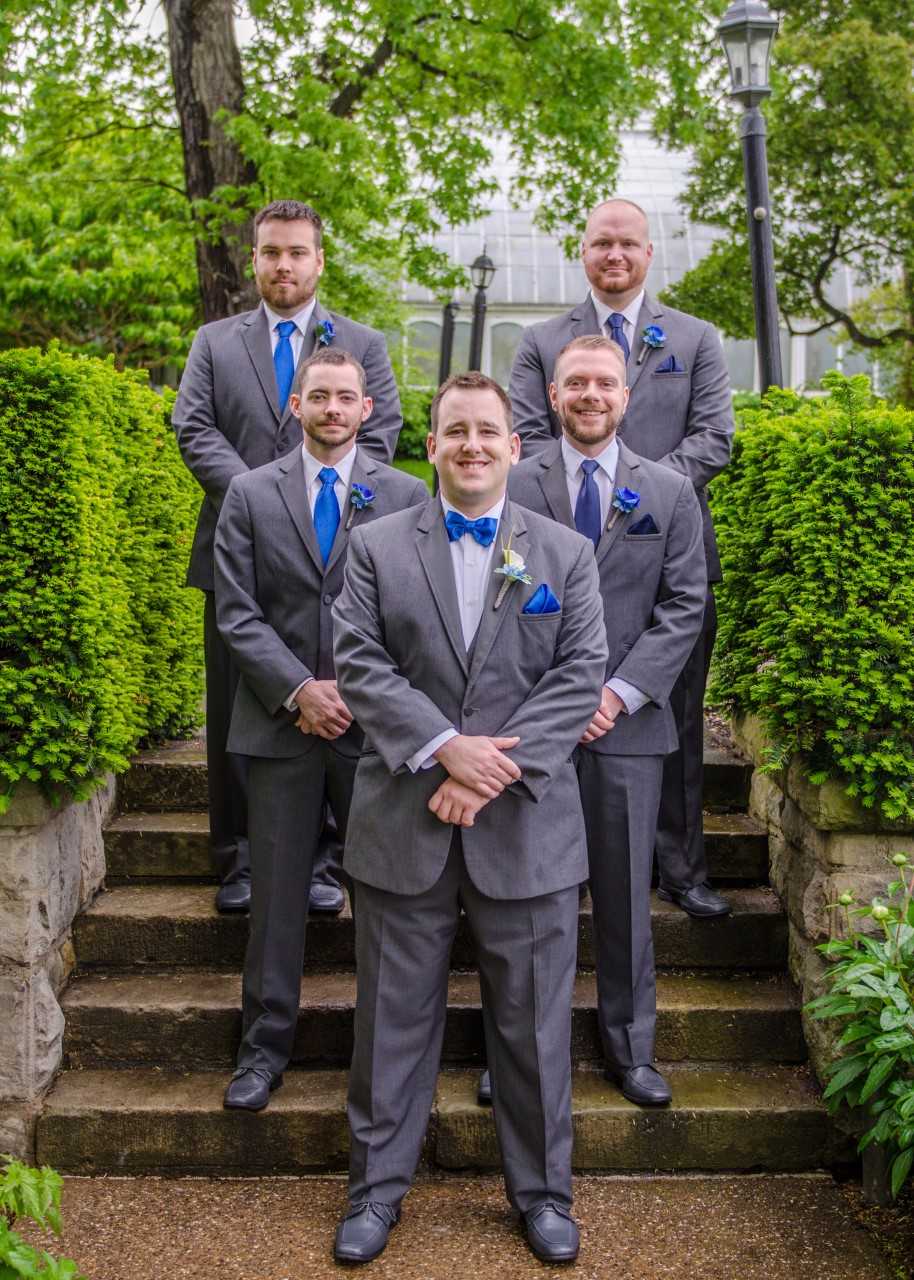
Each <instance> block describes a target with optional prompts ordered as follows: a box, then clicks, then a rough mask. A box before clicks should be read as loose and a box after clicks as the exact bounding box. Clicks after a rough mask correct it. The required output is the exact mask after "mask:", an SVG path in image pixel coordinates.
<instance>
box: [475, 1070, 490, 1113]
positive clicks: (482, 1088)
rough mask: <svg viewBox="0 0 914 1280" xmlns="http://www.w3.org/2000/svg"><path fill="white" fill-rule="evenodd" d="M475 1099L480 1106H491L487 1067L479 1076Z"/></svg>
mask: <svg viewBox="0 0 914 1280" xmlns="http://www.w3.org/2000/svg"><path fill="white" fill-rule="evenodd" d="M476 1101H477V1102H478V1103H479V1105H480V1106H481V1107H491V1105H492V1077H491V1076H490V1075H489V1068H488V1067H486V1069H485V1071H484V1072H483V1073H482V1075H481V1076H480V1077H479V1085H478V1087H477V1089H476Z"/></svg>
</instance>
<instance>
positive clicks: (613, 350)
mask: <svg viewBox="0 0 914 1280" xmlns="http://www.w3.org/2000/svg"><path fill="white" fill-rule="evenodd" d="M569 351H608V352H609V353H610V355H613V356H615V358H616V359H617V360H618V361H619V364H620V365H621V366H622V381H623V382H624V381H625V380H626V378H625V373H626V370H625V352H624V351H623V350H622V348H621V347H620V346H619V344H618V342H616V341H614V339H612V338H608V337H607V336H606V334H603V333H589V334H585V335H584V336H583V337H581V338H572V339H571V341H570V342H566V343H565V345H564V347H562V349H561V351H560V352H559V353H558V355H557V356H556V357H555V364H554V365H553V368H552V381H553V382H555V373H556V370H557V369H558V367H559V363H560V361H561V359H562V356H564V355H567V354H568V352H569Z"/></svg>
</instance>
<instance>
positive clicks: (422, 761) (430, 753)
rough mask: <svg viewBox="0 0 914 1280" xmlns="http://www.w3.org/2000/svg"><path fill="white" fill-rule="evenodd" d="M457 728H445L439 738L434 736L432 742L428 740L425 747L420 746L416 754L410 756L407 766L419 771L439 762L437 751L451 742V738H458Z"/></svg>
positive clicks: (411, 770)
mask: <svg viewBox="0 0 914 1280" xmlns="http://www.w3.org/2000/svg"><path fill="white" fill-rule="evenodd" d="M457 736H458V735H457V730H456V729H445V731H444V733H439V734H438V736H437V738H432V740H431V742H426V744H425V746H424V747H420V748H419V750H418V751H417V752H416V754H415V755H412V756H410V758H409V759H408V760H407V762H406V767H407V769H408V770H409V771H410V773H418V772H419V770H420V769H431V767H432V765H433V764H437V763H438V761H437V760H436V759H435V752H436V751H437V750H438V748H439V747H443V746H444V744H445V743H446V742H450V740H451V738H456V737H457Z"/></svg>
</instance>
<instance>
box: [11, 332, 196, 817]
mask: <svg viewBox="0 0 914 1280" xmlns="http://www.w3.org/2000/svg"><path fill="white" fill-rule="evenodd" d="M172 400H173V396H172V395H171V393H166V395H164V396H160V395H158V394H157V393H156V392H154V391H153V390H152V389H151V388H150V387H149V385H148V379H147V375H146V374H145V372H134V371H127V372H119V371H118V370H116V369H115V367H114V364H113V362H111V361H102V360H96V359H86V358H81V357H77V356H72V355H68V354H66V353H64V352H62V351H60V350H59V349H56V348H55V347H54V346H52V347H51V348H50V349H49V350H48V351H47V352H45V353H43V352H40V351H37V350H32V349H30V350H14V351H5V352H2V353H0V599H2V602H3V608H2V613H0V812H2V810H3V809H4V808H6V807H7V806H8V804H9V800H10V798H11V796H12V793H13V791H14V789H15V787H16V785H17V784H18V783H19V782H20V781H21V780H22V779H24V778H25V779H28V780H30V781H32V782H35V783H37V784H38V785H39V786H40V787H41V789H42V790H43V791H44V792H45V793H46V794H47V795H48V796H50V797H52V798H57V797H59V796H60V795H61V794H62V793H68V794H70V795H72V796H73V797H74V798H76V799H82V798H85V796H86V795H88V794H89V793H90V792H91V790H92V789H93V787H94V786H95V785H96V784H97V783H98V782H99V781H100V780H101V779H102V777H103V776H104V775H105V774H106V773H107V772H108V771H111V770H113V771H115V772H117V771H119V770H122V769H125V768H126V767H127V765H128V763H129V757H130V755H131V753H132V752H133V751H134V749H135V748H136V746H137V745H138V744H139V743H140V742H141V741H143V740H145V739H147V738H151V737H165V736H168V737H173V736H180V735H182V734H185V733H187V731H188V730H190V729H191V728H192V727H193V726H194V724H195V723H196V722H197V721H198V719H199V705H200V696H201V689H202V675H201V673H202V640H201V616H202V601H201V598H200V596H199V594H198V593H197V592H193V591H188V590H186V589H185V588H184V586H183V582H184V573H185V567H186V564H187V559H188V556H189V552H190V543H191V538H192V536H193V527H194V519H195V515H196V510H197V507H198V506H199V491H198V489H197V486H196V483H195V481H194V480H193V479H192V477H191V476H190V475H189V474H188V472H187V471H186V469H185V467H184V464H183V462H182V461H181V457H180V455H179V453H178V450H177V445H176V443H175V440H174V435H173V433H172V430H171V427H170V412H171V404H172Z"/></svg>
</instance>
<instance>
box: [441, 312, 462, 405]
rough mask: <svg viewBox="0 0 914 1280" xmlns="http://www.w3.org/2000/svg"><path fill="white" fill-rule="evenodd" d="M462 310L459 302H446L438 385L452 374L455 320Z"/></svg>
mask: <svg viewBox="0 0 914 1280" xmlns="http://www.w3.org/2000/svg"><path fill="white" fill-rule="evenodd" d="M459 310H460V303H459V302H446V303H445V304H444V307H443V309H442V313H441V354H440V357H439V359H438V386H439V387H440V386H441V384H442V383H443V382H446V381H447V379H448V378H449V377H450V376H451V359H452V356H453V353H454V322H455V320H456V317H457V312H458V311H459Z"/></svg>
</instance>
